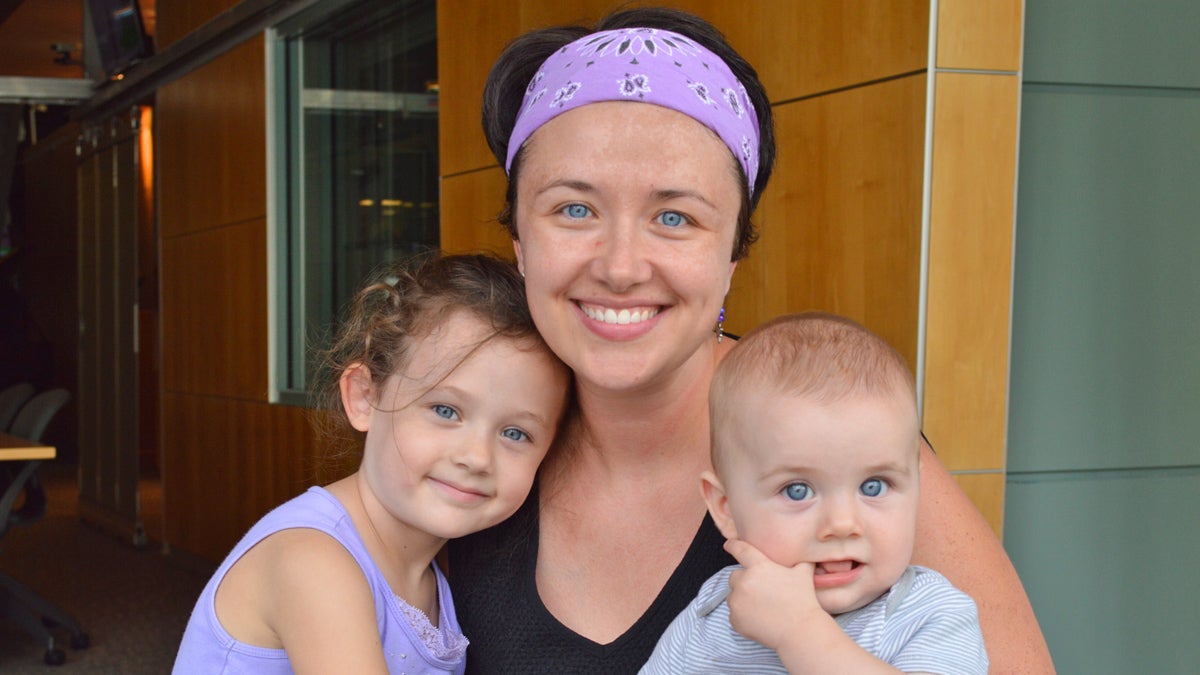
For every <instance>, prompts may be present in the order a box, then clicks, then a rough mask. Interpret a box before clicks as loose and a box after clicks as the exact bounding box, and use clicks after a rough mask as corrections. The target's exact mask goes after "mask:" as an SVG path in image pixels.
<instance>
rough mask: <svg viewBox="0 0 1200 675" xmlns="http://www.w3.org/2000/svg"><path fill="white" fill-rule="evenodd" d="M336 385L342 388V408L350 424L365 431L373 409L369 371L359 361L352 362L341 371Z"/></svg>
mask: <svg viewBox="0 0 1200 675" xmlns="http://www.w3.org/2000/svg"><path fill="white" fill-rule="evenodd" d="M338 386H339V387H340V388H341V390H342V408H343V409H344V410H345V411H346V418H347V419H349V420H350V426H352V427H354V428H355V429H357V430H359V431H366V430H367V429H368V428H369V427H370V426H371V413H372V412H374V411H375V407H374V406H373V405H372V403H373V402H374V401H373V400H372V394H373V393H374V392H373V388H372V386H371V371H370V370H368V369H367V367H366V366H364V365H363V364H361V363H355V364H352V365H351V366H350V367H349V368H346V369H345V370H344V371H342V377H341V379H340V380H339V381H338Z"/></svg>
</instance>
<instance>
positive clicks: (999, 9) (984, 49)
mask: <svg viewBox="0 0 1200 675" xmlns="http://www.w3.org/2000/svg"><path fill="white" fill-rule="evenodd" d="M1021 6H1022V0H987V2H979V0H938V29H937V67H938V68H960V69H970V70H1003V71H1013V72H1015V71H1017V70H1019V69H1020V68H1021V30H1022V25H1021V21H1022V13H1021Z"/></svg>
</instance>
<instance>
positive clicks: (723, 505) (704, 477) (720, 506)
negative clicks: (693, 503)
mask: <svg viewBox="0 0 1200 675" xmlns="http://www.w3.org/2000/svg"><path fill="white" fill-rule="evenodd" d="M700 489H701V490H702V491H703V492H704V501H705V503H707V504H708V512H709V513H710V514H712V518H713V522H715V523H716V524H717V529H718V530H720V531H721V534H723V535H725V538H726V539H737V538H738V533H737V526H736V525H734V524H733V513H731V512H730V510H729V497H728V496H726V495H725V486H724V485H722V484H721V479H720V478H717V474H715V473H713V472H712V471H705V472H704V473H702V474H700Z"/></svg>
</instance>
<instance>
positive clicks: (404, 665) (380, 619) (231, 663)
mask: <svg viewBox="0 0 1200 675" xmlns="http://www.w3.org/2000/svg"><path fill="white" fill-rule="evenodd" d="M296 527H304V528H310V529H314V530H318V531H320V532H324V533H325V534H328V535H329V536H331V537H333V538H334V539H336V540H337V541H338V542H339V543H341V544H342V546H345V547H346V550H347V551H349V552H350V555H352V556H353V557H354V559H355V560H356V561H357V562H358V566H359V567H361V568H362V571H363V575H364V576H366V578H367V583H368V584H370V586H371V591H372V593H373V594H374V596H375V614H376V620H377V623H378V625H379V634H380V638H381V640H382V643H383V650H384V656H385V657H386V659H387V663H388V670H389V671H391V672H393V673H452V674H454V675H460V674H461V673H462V672H463V669H464V666H465V661H466V658H465V654H466V647H467V640H466V638H465V637H463V635H462V629H461V628H459V625H458V617H457V616H455V613H454V602H453V601H452V600H451V598H450V586H449V585H448V584H447V583H446V578H445V577H444V576H443V575H442V572H441V570H439V569H438V568H437V566H436V565H434V566H433V570H434V573H435V574H436V575H437V591H438V626H439V628H440V630H439V629H436V628H433V627H432V625H430V624H429V622H428V620H426V619H425V617H424V615H423V614H421V612H420V610H417V609H416V608H414V607H412V606H411V605H409V604H408V603H406V602H404V601H403V600H401V599H400V598H398V597H397V596H396V594H394V593H392V591H391V588H390V587H389V586H388V583H387V581H386V580H385V579H384V577H383V573H382V572H380V570H379V568H378V567H376V566H375V562H374V561H373V560H372V559H371V556H370V555H369V554H368V553H367V548H366V546H364V545H363V542H362V539H361V538H360V537H359V536H358V531H357V530H355V529H354V524H353V522H351V520H350V514H348V513H346V509H345V508H343V507H342V504H341V502H339V501H338V500H337V498H335V497H334V496H333V495H332V494H330V493H329V492H328V491H326V490H325V489H324V488H320V487H311V488H309V489H308V491H307V492H305V493H304V494H302V495H300V496H298V497H296V498H295V499H292V500H291V501H288V502H285V503H284V504H282V505H280V506H279V507H277V508H275V510H273V511H271V512H270V513H268V514H267V515H265V516H263V518H262V520H260V521H258V522H257V523H256V524H255V525H254V526H253V527H251V528H250V531H249V532H247V533H246V536H244V537H243V538H242V540H241V541H240V542H238V544H237V546H234V548H233V551H231V552H230V553H229V556H228V557H226V558H225V561H224V562H223V563H221V566H220V567H218V568H217V571H216V573H215V574H213V577H212V579H210V580H209V581H208V584H207V585H206V586H205V587H204V591H202V592H201V594H200V599H199V600H198V601H197V602H196V607H195V609H193V610H192V616H191V619H190V620H189V621H188V625H187V629H186V630H185V631H184V634H183V642H182V644H181V645H180V647H179V653H178V654H177V655H176V657H175V668H174V671H173V672H174V673H255V674H256V675H257V674H263V675H272V674H274V673H291V672H293V671H292V666H291V663H290V662H289V661H288V657H287V652H285V651H284V650H282V649H268V648H265V647H255V646H253V645H248V644H245V643H242V642H238V641H237V640H235V639H233V637H232V636H230V635H229V633H227V632H226V631H225V629H224V628H223V627H222V626H221V623H220V622H219V621H218V620H217V613H216V608H215V604H214V599H215V598H216V592H217V587H218V586H219V585H220V584H221V580H222V579H224V578H225V574H226V573H227V572H228V571H229V568H230V567H232V566H233V564H234V563H235V562H237V561H238V560H239V559H240V558H241V557H242V556H243V555H245V553H246V551H249V550H250V549H251V548H252V547H253V546H254V545H255V544H257V543H258V542H260V541H262V540H263V539H265V538H266V537H267V536H269V535H271V534H274V533H275V532H278V531H280V530H286V529H290V528H296Z"/></svg>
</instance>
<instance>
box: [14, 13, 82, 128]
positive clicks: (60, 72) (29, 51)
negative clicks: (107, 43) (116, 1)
mask: <svg viewBox="0 0 1200 675" xmlns="http://www.w3.org/2000/svg"><path fill="white" fill-rule="evenodd" d="M0 17H3V19H2V20H0V45H4V47H3V48H2V49H0V77H58V78H78V77H83V66H82V64H80V60H81V59H82V58H83V56H82V54H81V53H80V51H79V50H78V49H77V50H75V51H74V53H73V54H72V56H73V57H74V59H73V60H72V62H71V63H70V64H64V63H55V59H56V58H57V54H55V52H54V51H53V50H51V49H50V45H52V44H55V43H64V42H65V43H69V44H83V3H82V2H80V1H79V0H38V1H37V2H3V3H0ZM8 141H9V139H5V142H6V143H7V142H8Z"/></svg>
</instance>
